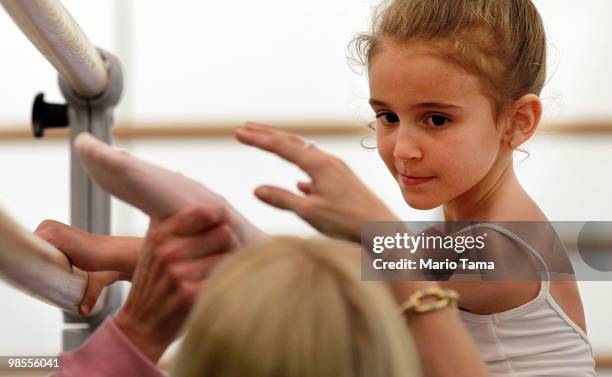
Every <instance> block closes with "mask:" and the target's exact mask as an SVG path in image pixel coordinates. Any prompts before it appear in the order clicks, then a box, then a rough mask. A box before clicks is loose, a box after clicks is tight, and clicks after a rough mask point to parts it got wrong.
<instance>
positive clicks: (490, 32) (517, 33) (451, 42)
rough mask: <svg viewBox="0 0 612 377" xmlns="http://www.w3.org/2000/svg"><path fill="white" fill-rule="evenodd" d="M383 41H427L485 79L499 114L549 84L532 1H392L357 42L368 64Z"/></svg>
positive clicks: (543, 44) (540, 28) (541, 34)
mask: <svg viewBox="0 0 612 377" xmlns="http://www.w3.org/2000/svg"><path fill="white" fill-rule="evenodd" d="M385 39H390V40H392V41H395V42H399V43H406V42H411V41H425V42H427V43H426V45H427V47H428V50H430V51H432V52H434V53H437V54H441V55H443V56H444V57H446V58H448V59H450V60H451V61H452V62H453V63H456V64H457V65H458V66H460V67H461V68H463V69H464V70H466V71H467V72H469V73H472V74H476V75H478V76H479V77H481V82H482V84H483V87H484V89H485V90H486V91H487V92H488V94H489V95H490V96H491V98H492V99H493V103H494V105H495V110H496V113H497V114H499V113H500V112H501V111H502V110H503V109H504V108H505V107H506V106H507V105H509V104H510V103H512V102H513V101H515V100H517V99H518V98H520V97H521V96H523V95H525V94H530V93H531V94H536V95H540V93H541V91H542V88H543V86H544V84H545V81H546V34H545V32H544V25H543V22H542V19H541V17H540V14H539V13H538V11H537V9H536V7H535V6H534V5H533V3H532V2H531V1H530V0H389V1H384V2H383V3H382V4H381V5H380V6H379V8H378V9H377V11H376V12H375V14H374V18H373V23H372V30H371V32H370V33H367V34H361V35H359V36H357V37H356V38H355V39H354V40H353V43H354V45H355V47H356V52H357V53H358V58H359V61H360V63H362V64H363V65H368V64H369V63H370V62H371V59H372V58H373V56H375V54H376V52H377V51H378V49H380V48H381V47H382V45H383V44H384V40H385Z"/></svg>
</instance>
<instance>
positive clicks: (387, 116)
mask: <svg viewBox="0 0 612 377" xmlns="http://www.w3.org/2000/svg"><path fill="white" fill-rule="evenodd" d="M376 119H377V120H379V121H381V122H382V123H383V124H384V125H392V124H394V123H398V122H399V116H398V115H397V114H395V113H390V112H384V113H378V114H376Z"/></svg>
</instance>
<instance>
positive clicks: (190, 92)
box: [0, 0, 612, 126]
mask: <svg viewBox="0 0 612 377" xmlns="http://www.w3.org/2000/svg"><path fill="white" fill-rule="evenodd" d="M64 3H65V5H66V7H67V8H68V9H69V10H70V11H71V12H72V13H73V14H74V16H75V18H76V19H77V20H78V21H79V23H80V24H81V25H82V27H83V29H84V30H85V31H86V33H87V34H88V35H89V36H90V39H91V40H93V41H94V42H95V43H96V44H97V45H99V46H101V47H103V48H105V49H108V50H110V51H112V52H115V53H116V54H117V55H119V57H120V58H121V59H122V61H123V63H124V65H125V67H124V68H125V71H126V87H127V90H126V92H125V97H124V100H123V102H122V104H121V108H120V110H119V115H120V116H119V120H120V121H122V120H123V121H134V122H149V121H205V122H212V121H219V120H225V121H227V120H229V121H233V122H237V121H238V122H239V121H242V120H245V119H254V120H259V121H270V120H275V121H279V120H281V121H282V120H286V121H312V120H324V121H334V120H335V121H348V122H365V121H367V120H369V119H370V117H371V116H372V115H371V111H370V110H369V108H368V105H367V98H368V93H367V82H366V79H365V77H363V76H361V75H357V74H355V73H354V72H353V71H351V69H349V66H348V64H347V60H346V54H347V46H348V43H349V41H350V40H351V38H352V37H353V36H354V35H356V34H357V33H358V32H360V31H364V30H367V29H368V28H369V19H370V11H371V7H372V6H373V5H374V4H376V3H377V1H375V0H334V1H327V0H312V1H302V0H257V1H252V0H234V1H194V0H177V1H173V2H172V4H171V5H170V3H168V2H167V1H160V0H114V1H104V2H100V1H93V0H66V1H64ZM535 3H536V4H537V6H538V7H539V9H540V10H541V13H542V16H543V18H544V22H545V26H546V29H547V33H548V39H549V50H550V59H549V61H550V62H549V76H550V81H549V83H548V86H547V87H546V90H545V92H544V94H543V98H544V103H545V113H546V118H545V121H550V120H552V121H566V120H569V119H573V120H584V119H602V118H610V117H612V96H610V95H609V94H608V88H610V87H612V74H611V70H610V68H609V67H611V66H612V49H611V48H609V46H610V40H609V38H610V36H612V23H610V22H608V16H609V15H610V14H612V2H610V1H608V0H588V1H581V2H575V1H571V0H535ZM0 35H2V40H1V42H0V49H1V51H3V52H8V53H3V59H2V65H1V69H0V72H2V74H1V75H0V83H1V87H2V88H4V90H2V91H1V92H0V104H2V105H0V106H1V109H2V111H1V112H0V126H11V125H14V124H15V123H21V124H24V123H27V122H28V119H29V112H30V106H31V100H32V98H33V96H34V93H35V92H37V91H39V90H44V91H45V92H46V93H48V94H49V97H50V98H57V99H59V94H58V91H57V86H56V84H55V82H56V78H55V74H54V73H53V71H52V70H51V69H50V67H49V66H48V65H47V64H46V62H45V61H44V59H43V58H42V57H41V56H40V54H39V53H38V52H37V51H36V50H34V48H33V47H32V46H30V45H29V43H28V41H27V40H26V39H25V37H24V36H23V35H21V33H20V32H19V31H18V29H17V28H16V26H15V25H14V24H13V23H12V22H11V21H10V19H8V17H7V16H6V14H5V13H4V12H0Z"/></svg>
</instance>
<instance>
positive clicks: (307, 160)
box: [235, 126, 326, 177]
mask: <svg viewBox="0 0 612 377" xmlns="http://www.w3.org/2000/svg"><path fill="white" fill-rule="evenodd" d="M235 135H236V138H237V139H238V141H240V142H241V143H243V144H247V145H250V146H253V147H256V148H259V149H262V150H265V151H268V152H271V153H274V154H276V155H277V156H279V157H281V158H283V159H285V160H287V161H289V162H291V163H294V164H296V165H297V166H299V167H300V168H301V169H302V170H304V171H305V172H306V173H308V175H310V176H311V177H312V176H313V174H316V173H317V167H318V166H319V165H320V164H319V163H320V161H321V160H322V158H324V157H325V156H326V154H325V153H324V152H322V151H321V150H319V149H318V148H316V147H309V148H306V147H305V142H304V140H303V139H302V138H300V137H298V136H296V135H293V134H290V133H287V132H284V131H281V130H277V129H273V128H270V129H268V128H266V129H259V128H252V127H250V128H249V127H247V126H245V127H243V128H239V129H237V130H236V132H235Z"/></svg>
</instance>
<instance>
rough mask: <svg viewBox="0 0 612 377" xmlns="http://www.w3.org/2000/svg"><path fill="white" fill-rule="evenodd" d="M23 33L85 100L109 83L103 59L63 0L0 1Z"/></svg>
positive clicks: (101, 90)
mask: <svg viewBox="0 0 612 377" xmlns="http://www.w3.org/2000/svg"><path fill="white" fill-rule="evenodd" d="M0 3H1V4H2V6H3V7H4V9H5V10H6V12H7V13H8V14H9V15H10V16H11V18H12V19H13V21H15V23H16V24H17V25H18V26H19V28H20V29H21V31H22V32H23V33H24V34H25V35H26V36H27V37H28V39H29V40H30V41H31V42H32V44H34V46H36V48H37V49H38V50H39V51H40V52H41V53H42V54H43V55H44V56H45V58H46V59H47V60H48V61H49V62H50V63H51V64H52V65H53V67H55V69H56V70H57V72H58V73H59V74H60V76H62V78H63V79H64V80H66V81H67V82H68V83H69V84H70V87H71V88H72V89H73V90H74V91H75V92H76V93H77V94H79V95H80V96H82V97H84V98H92V97H96V96H97V95H99V94H100V93H102V92H103V91H104V89H105V88H106V86H107V83H108V73H107V70H106V67H105V65H104V61H103V60H102V57H101V56H100V54H99V53H98V51H97V50H96V48H95V47H94V46H93V45H92V44H91V42H90V41H89V39H88V38H87V36H86V35H85V33H84V32H83V30H81V28H80V27H79V25H78V24H77V22H76V21H75V20H74V18H72V16H71V15H70V13H69V12H68V11H67V10H66V8H64V6H63V5H62V3H61V2H60V1H59V0H0Z"/></svg>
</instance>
